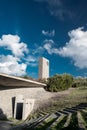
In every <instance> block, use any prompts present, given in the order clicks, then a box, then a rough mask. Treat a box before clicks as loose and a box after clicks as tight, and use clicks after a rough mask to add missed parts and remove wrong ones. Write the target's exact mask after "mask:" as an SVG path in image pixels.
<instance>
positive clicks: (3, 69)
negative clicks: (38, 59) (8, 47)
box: [0, 55, 27, 75]
mask: <svg viewBox="0 0 87 130" xmlns="http://www.w3.org/2000/svg"><path fill="white" fill-rule="evenodd" d="M18 61H19V59H18V58H16V57H14V56H12V55H7V56H5V55H0V73H6V74H11V75H25V74H26V67H27V65H26V64H24V63H21V64H19V63H18Z"/></svg>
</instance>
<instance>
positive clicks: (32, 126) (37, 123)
mask: <svg viewBox="0 0 87 130" xmlns="http://www.w3.org/2000/svg"><path fill="white" fill-rule="evenodd" d="M49 116H50V115H49V114H48V115H46V116H44V117H43V118H41V119H39V120H37V121H35V122H33V123H32V124H30V125H28V126H27V127H28V128H34V127H36V126H37V125H39V124H40V123H41V122H42V121H44V120H45V119H46V118H48V117H49Z"/></svg>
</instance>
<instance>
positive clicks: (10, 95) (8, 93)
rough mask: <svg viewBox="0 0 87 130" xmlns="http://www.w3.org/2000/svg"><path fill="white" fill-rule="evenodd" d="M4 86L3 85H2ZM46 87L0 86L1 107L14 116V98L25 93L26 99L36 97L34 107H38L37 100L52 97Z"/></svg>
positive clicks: (7, 113) (10, 115)
mask: <svg viewBox="0 0 87 130" xmlns="http://www.w3.org/2000/svg"><path fill="white" fill-rule="evenodd" d="M2 88H3V87H2ZM48 94H49V93H48V92H46V91H45V90H44V88H41V87H39V88H14V89H1V87H0V108H1V109H2V110H3V112H4V114H6V115H7V116H8V117H12V116H13V111H14V109H13V106H14V99H15V97H17V96H18V95H23V97H24V99H35V104H34V109H36V108H37V106H38V104H37V101H39V100H40V101H43V100H44V99H46V100H47V98H49V97H51V95H50V94H49V96H48Z"/></svg>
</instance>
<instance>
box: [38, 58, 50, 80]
mask: <svg viewBox="0 0 87 130" xmlns="http://www.w3.org/2000/svg"><path fill="white" fill-rule="evenodd" d="M48 77H49V60H48V59H46V58H44V57H41V58H40V59H39V79H47V78H48Z"/></svg>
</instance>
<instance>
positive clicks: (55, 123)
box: [47, 115, 65, 130]
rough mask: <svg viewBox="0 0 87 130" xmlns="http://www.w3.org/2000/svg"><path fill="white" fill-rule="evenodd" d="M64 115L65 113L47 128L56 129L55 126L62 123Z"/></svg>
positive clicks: (49, 129)
mask: <svg viewBox="0 0 87 130" xmlns="http://www.w3.org/2000/svg"><path fill="white" fill-rule="evenodd" d="M64 117H65V116H64V115H61V116H59V117H58V118H57V119H56V120H55V122H53V123H52V125H51V126H50V127H48V128H47V130H51V129H54V128H55V126H56V125H57V124H58V123H60V122H61V121H62V119H63V118H64Z"/></svg>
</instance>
